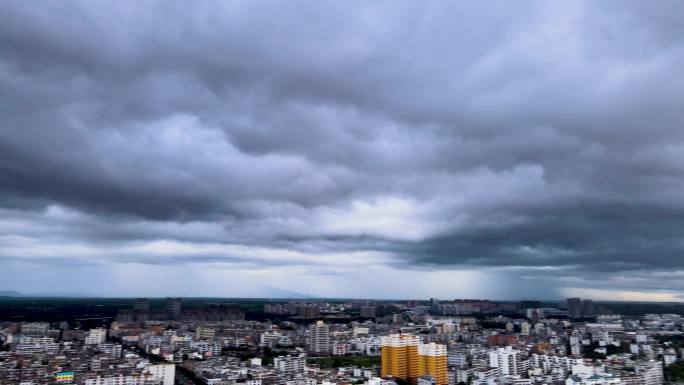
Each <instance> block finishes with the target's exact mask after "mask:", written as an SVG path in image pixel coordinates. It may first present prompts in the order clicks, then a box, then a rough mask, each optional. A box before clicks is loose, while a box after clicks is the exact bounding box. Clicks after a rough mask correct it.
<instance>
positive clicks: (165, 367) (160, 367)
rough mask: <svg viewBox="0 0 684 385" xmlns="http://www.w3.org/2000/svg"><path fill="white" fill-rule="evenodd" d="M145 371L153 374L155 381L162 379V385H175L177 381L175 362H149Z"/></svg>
mask: <svg viewBox="0 0 684 385" xmlns="http://www.w3.org/2000/svg"><path fill="white" fill-rule="evenodd" d="M145 371H146V372H148V373H150V374H151V375H152V378H153V379H154V380H155V381H160V380H161V381H162V383H161V385H173V384H174V382H175V381H176V365H175V364H149V365H147V366H145Z"/></svg>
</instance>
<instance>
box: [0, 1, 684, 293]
mask: <svg viewBox="0 0 684 385" xmlns="http://www.w3.org/2000/svg"><path fill="white" fill-rule="evenodd" d="M683 103H684V3H681V2H679V1H658V2H643V1H599V2H596V1H574V2H535V1H523V2H510V1H508V2H495V1H484V2H483V1H473V2H422V1H420V2H419V1H416V2H403V1H387V2H383V1H379V2H367V3H362V2H358V3H349V2H345V1H309V2H305V1H287V2H277V1H273V2H270V1H269V2H267V1H244V2H199V3H197V2H180V1H178V2H92V1H69V2H42V1H32V2H22V1H4V2H1V3H0V264H1V265H2V280H1V282H2V283H0V290H19V291H24V292H46V291H60V292H87V293H93V294H98V295H194V296H204V295H214V296H268V295H271V294H273V293H278V292H281V293H282V291H280V290H289V291H292V292H299V293H305V294H308V295H314V296H344V297H373V298H399V297H407V298H421V297H430V296H436V297H440V298H453V297H489V298H500V299H514V298H521V297H528V298H533V297H536V298H561V297H564V296H568V295H581V296H586V297H593V298H597V299H640V300H645V299H648V300H672V299H679V298H680V295H681V294H682V293H684V279H682V278H684V254H683V252H684V237H683V235H684V127H683V123H684V108H683V106H684V104H683Z"/></svg>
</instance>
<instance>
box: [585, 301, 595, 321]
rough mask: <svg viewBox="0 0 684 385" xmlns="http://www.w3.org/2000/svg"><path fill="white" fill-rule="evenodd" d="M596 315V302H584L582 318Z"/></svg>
mask: <svg viewBox="0 0 684 385" xmlns="http://www.w3.org/2000/svg"><path fill="white" fill-rule="evenodd" d="M594 315H595V314H594V301H592V300H590V299H584V300H582V317H593V316H594Z"/></svg>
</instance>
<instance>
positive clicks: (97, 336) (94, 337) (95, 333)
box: [85, 328, 107, 345]
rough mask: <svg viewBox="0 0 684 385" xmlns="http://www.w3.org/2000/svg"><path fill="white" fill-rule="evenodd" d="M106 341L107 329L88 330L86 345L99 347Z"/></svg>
mask: <svg viewBox="0 0 684 385" xmlns="http://www.w3.org/2000/svg"><path fill="white" fill-rule="evenodd" d="M106 340H107V329H104V328H96V329H90V330H89V331H88V335H87V336H86V338H85V344H86V345H99V344H101V343H103V342H105V341H106Z"/></svg>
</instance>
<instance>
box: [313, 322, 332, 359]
mask: <svg viewBox="0 0 684 385" xmlns="http://www.w3.org/2000/svg"><path fill="white" fill-rule="evenodd" d="M309 352H310V353H312V354H328V353H330V327H329V326H328V325H327V324H326V323H325V322H323V321H317V322H316V323H314V324H311V325H309Z"/></svg>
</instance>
